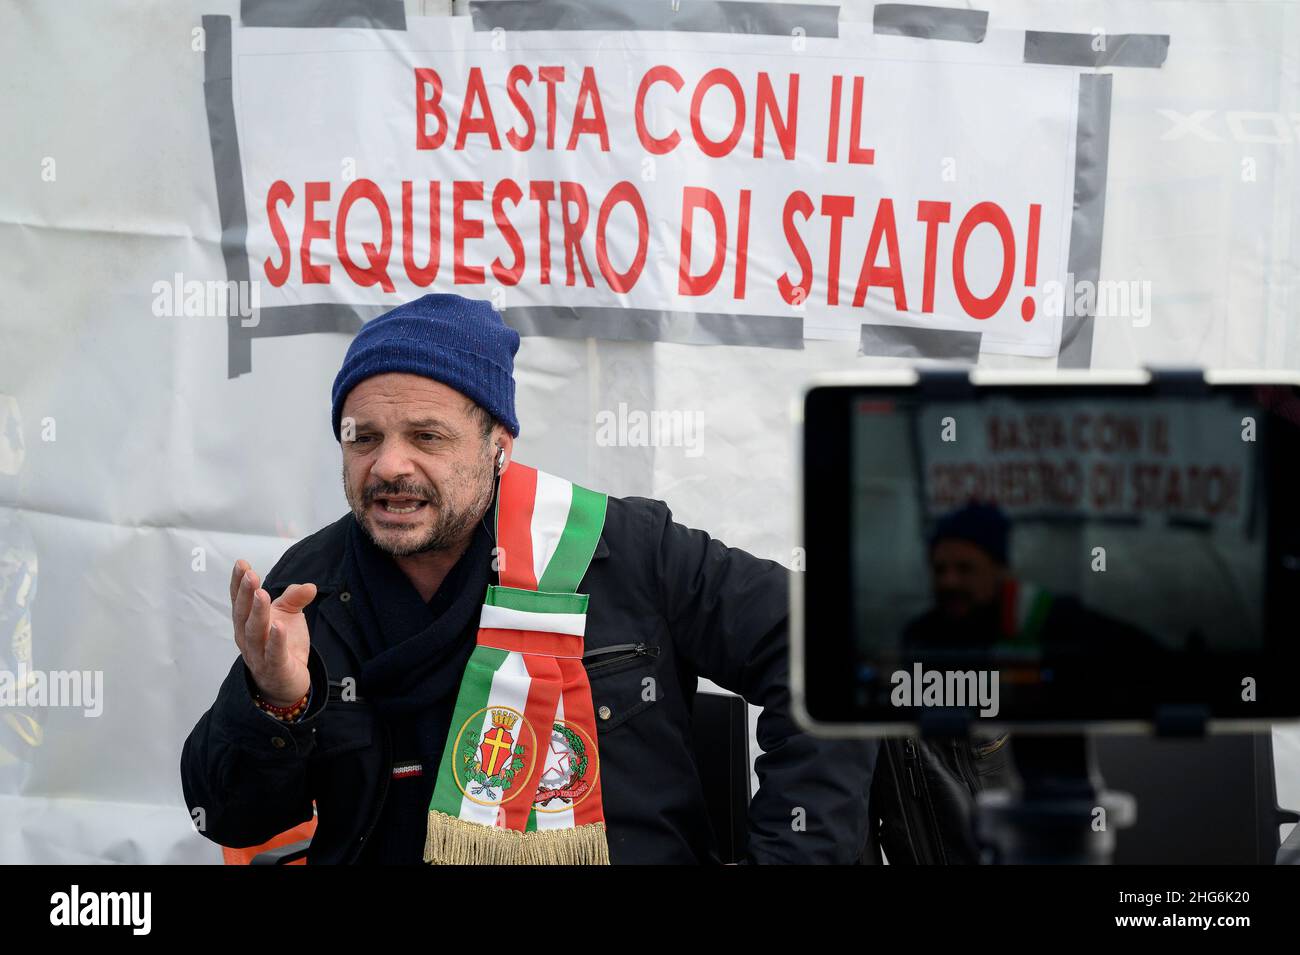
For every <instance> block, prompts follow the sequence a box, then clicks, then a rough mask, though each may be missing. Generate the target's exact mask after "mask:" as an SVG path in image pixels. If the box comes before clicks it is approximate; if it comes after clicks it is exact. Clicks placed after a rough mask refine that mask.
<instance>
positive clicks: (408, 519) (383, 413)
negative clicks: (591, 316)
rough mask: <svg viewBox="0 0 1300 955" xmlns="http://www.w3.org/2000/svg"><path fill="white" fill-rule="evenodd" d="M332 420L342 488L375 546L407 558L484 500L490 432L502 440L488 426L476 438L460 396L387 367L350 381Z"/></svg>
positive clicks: (479, 510) (448, 537)
mask: <svg viewBox="0 0 1300 955" xmlns="http://www.w3.org/2000/svg"><path fill="white" fill-rule="evenodd" d="M342 418H343V428H342V430H343V442H342V448H343V491H344V493H345V494H346V495H347V499H348V505H349V506H350V507H351V508H352V513H353V515H354V516H355V517H356V519H357V522H358V523H359V524H360V525H361V526H362V527H363V528H364V529H365V531H366V533H367V534H369V535H370V538H371V540H373V541H374V542H375V545H376V546H377V547H379V548H380V549H381V550H384V551H386V552H387V553H389V554H391V555H393V556H394V557H408V556H410V555H413V554H420V553H426V552H429V551H440V550H447V549H449V548H451V547H454V546H455V545H457V544H458V543H460V542H461V541H463V540H464V539H465V538H466V537H467V536H468V535H469V533H470V532H471V531H472V530H473V528H474V525H475V524H476V523H477V522H478V520H479V518H481V517H482V516H483V513H484V512H485V511H486V510H487V507H488V505H489V504H490V503H491V502H492V486H493V473H494V464H495V461H494V459H495V453H496V444H497V442H496V441H494V440H493V437H494V436H497V437H498V438H499V435H498V432H500V433H501V434H502V435H504V437H505V442H502V443H508V441H509V433H508V432H505V431H504V429H503V428H501V427H500V426H497V427H495V428H494V429H493V434H492V435H489V436H488V437H487V438H484V437H483V432H482V429H481V427H480V424H479V418H478V417H477V416H476V415H475V414H474V413H473V412H472V411H471V408H470V404H469V399H467V398H466V397H465V396H464V395H463V394H461V393H460V392H458V391H456V390H455V389H453V388H449V387H447V386H446V385H444V384H442V383H441V382H437V381H432V380H431V379H428V378H425V377H423V376H421V375H408V374H401V373H396V372H394V373H389V374H383V375H375V376H374V377H372V378H367V379H365V380H364V381H362V382H361V383H360V384H359V385H357V386H356V387H355V388H353V389H352V391H351V392H350V393H349V394H348V397H347V399H346V400H345V401H344V403H343V413H342ZM348 419H352V421H353V422H355V425H354V428H355V431H354V437H353V440H351V441H349V440H347V438H348V427H347V426H348ZM507 450H508V449H507Z"/></svg>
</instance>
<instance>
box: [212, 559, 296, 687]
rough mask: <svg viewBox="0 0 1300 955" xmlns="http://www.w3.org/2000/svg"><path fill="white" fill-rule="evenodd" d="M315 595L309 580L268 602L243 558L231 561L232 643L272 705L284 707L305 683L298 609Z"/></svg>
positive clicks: (266, 594)
mask: <svg viewBox="0 0 1300 955" xmlns="http://www.w3.org/2000/svg"><path fill="white" fill-rule="evenodd" d="M315 599H316V585H315V584H291V585H290V586H289V587H288V589H286V590H285V592H284V593H282V594H281V595H280V596H279V597H277V598H276V599H275V600H274V601H272V600H271V595H270V594H268V593H267V592H266V591H265V590H263V589H262V588H261V581H259V580H258V577H257V574H255V573H254V572H253V568H252V567H250V566H249V565H248V562H247V561H244V560H237V561H235V569H234V570H233V571H232V572H231V575H230V610H231V619H232V621H233V623H234V625H235V646H237V647H239V652H240V653H241V654H243V657H244V664H245V665H246V666H247V667H248V669H249V672H250V673H251V674H252V675H253V682H254V683H256V684H257V688H258V689H259V690H260V691H261V693H262V698H263V699H265V700H266V701H267V702H268V703H271V704H272V705H274V706H289V705H290V704H292V703H294V702H296V701H297V700H299V699H301V698H302V697H303V696H304V695H305V694H306V693H307V690H308V689H309V688H310V687H311V673H310V671H309V670H308V668H307V658H308V656H309V654H310V652H311V638H310V635H309V634H308V632H307V618H306V617H305V616H303V612H302V611H303V608H304V607H306V606H307V605H308V604H309V603H311V602H312V601H313V600H315Z"/></svg>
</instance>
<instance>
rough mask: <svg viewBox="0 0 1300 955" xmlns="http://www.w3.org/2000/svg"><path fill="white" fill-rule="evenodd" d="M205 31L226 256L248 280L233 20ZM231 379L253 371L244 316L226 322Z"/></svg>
mask: <svg viewBox="0 0 1300 955" xmlns="http://www.w3.org/2000/svg"><path fill="white" fill-rule="evenodd" d="M203 33H204V36H205V40H206V47H205V49H204V53H203V102H204V105H205V106H206V108H207V113H208V141H209V142H210V143H211V145H212V166H213V171H214V172H215V173H216V178H217V212H218V214H219V216H220V218H221V257H222V258H223V259H225V262H226V279H227V280H228V281H231V282H247V281H248V280H249V275H248V255H247V253H246V252H245V246H246V240H247V238H248V214H247V210H246V209H245V208H244V174H243V172H242V171H241V169H240V167H239V136H238V134H237V133H236V132H235V101H234V94H233V91H232V87H231V63H230V17H222V16H205V17H204V18H203ZM226 325H227V357H226V362H227V368H226V375H227V377H229V378H234V377H235V376H237V375H242V374H244V372H247V371H252V369H253V355H252V347H251V346H250V345H249V341H248V337H247V331H248V329H245V328H244V327H243V326H242V325H240V319H239V316H237V315H235V316H232V317H230V318H228V319H227V320H226Z"/></svg>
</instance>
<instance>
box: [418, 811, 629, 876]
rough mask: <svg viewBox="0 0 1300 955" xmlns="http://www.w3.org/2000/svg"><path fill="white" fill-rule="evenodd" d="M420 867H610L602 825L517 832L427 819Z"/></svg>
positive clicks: (435, 815)
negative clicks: (424, 863) (428, 864)
mask: <svg viewBox="0 0 1300 955" xmlns="http://www.w3.org/2000/svg"><path fill="white" fill-rule="evenodd" d="M424 861H425V862H432V863H433V864H434V865H609V843H608V842H607V841H606V839H605V824H604V823H603V822H593V823H589V824H587V825H585V826H577V827H575V828H572V829H540V830H538V831H536V832H519V831H517V830H515V829H498V828H496V827H495V826H484V825H480V824H479V823H477V822H466V821H465V820H463V819H458V818H456V817H455V816H449V815H447V814H446V813H444V812H432V811H431V812H430V813H429V829H428V833H427V835H426V836H425V840H424Z"/></svg>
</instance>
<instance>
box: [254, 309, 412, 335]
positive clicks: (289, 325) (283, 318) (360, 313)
mask: <svg viewBox="0 0 1300 955" xmlns="http://www.w3.org/2000/svg"><path fill="white" fill-rule="evenodd" d="M390 308H392V306H391V305H344V304H341V303H338V302H322V303H320V304H308V305H277V306H275V307H274V308H264V309H262V310H261V311H260V312H259V313H258V318H259V321H258V323H257V324H256V325H255V326H253V327H252V328H244V327H243V326H240V329H239V330H240V332H242V333H243V334H244V335H246V336H248V337H249V338H272V337H276V336H279V335H310V334H312V333H314V332H342V333H345V334H348V335H355V334H356V333H357V332H359V331H360V330H361V326H362V325H364V324H365V323H366V322H368V321H370V320H371V319H372V318H377V317H378V316H380V315H382V314H384V312H386V311H388V310H389V309H390Z"/></svg>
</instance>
